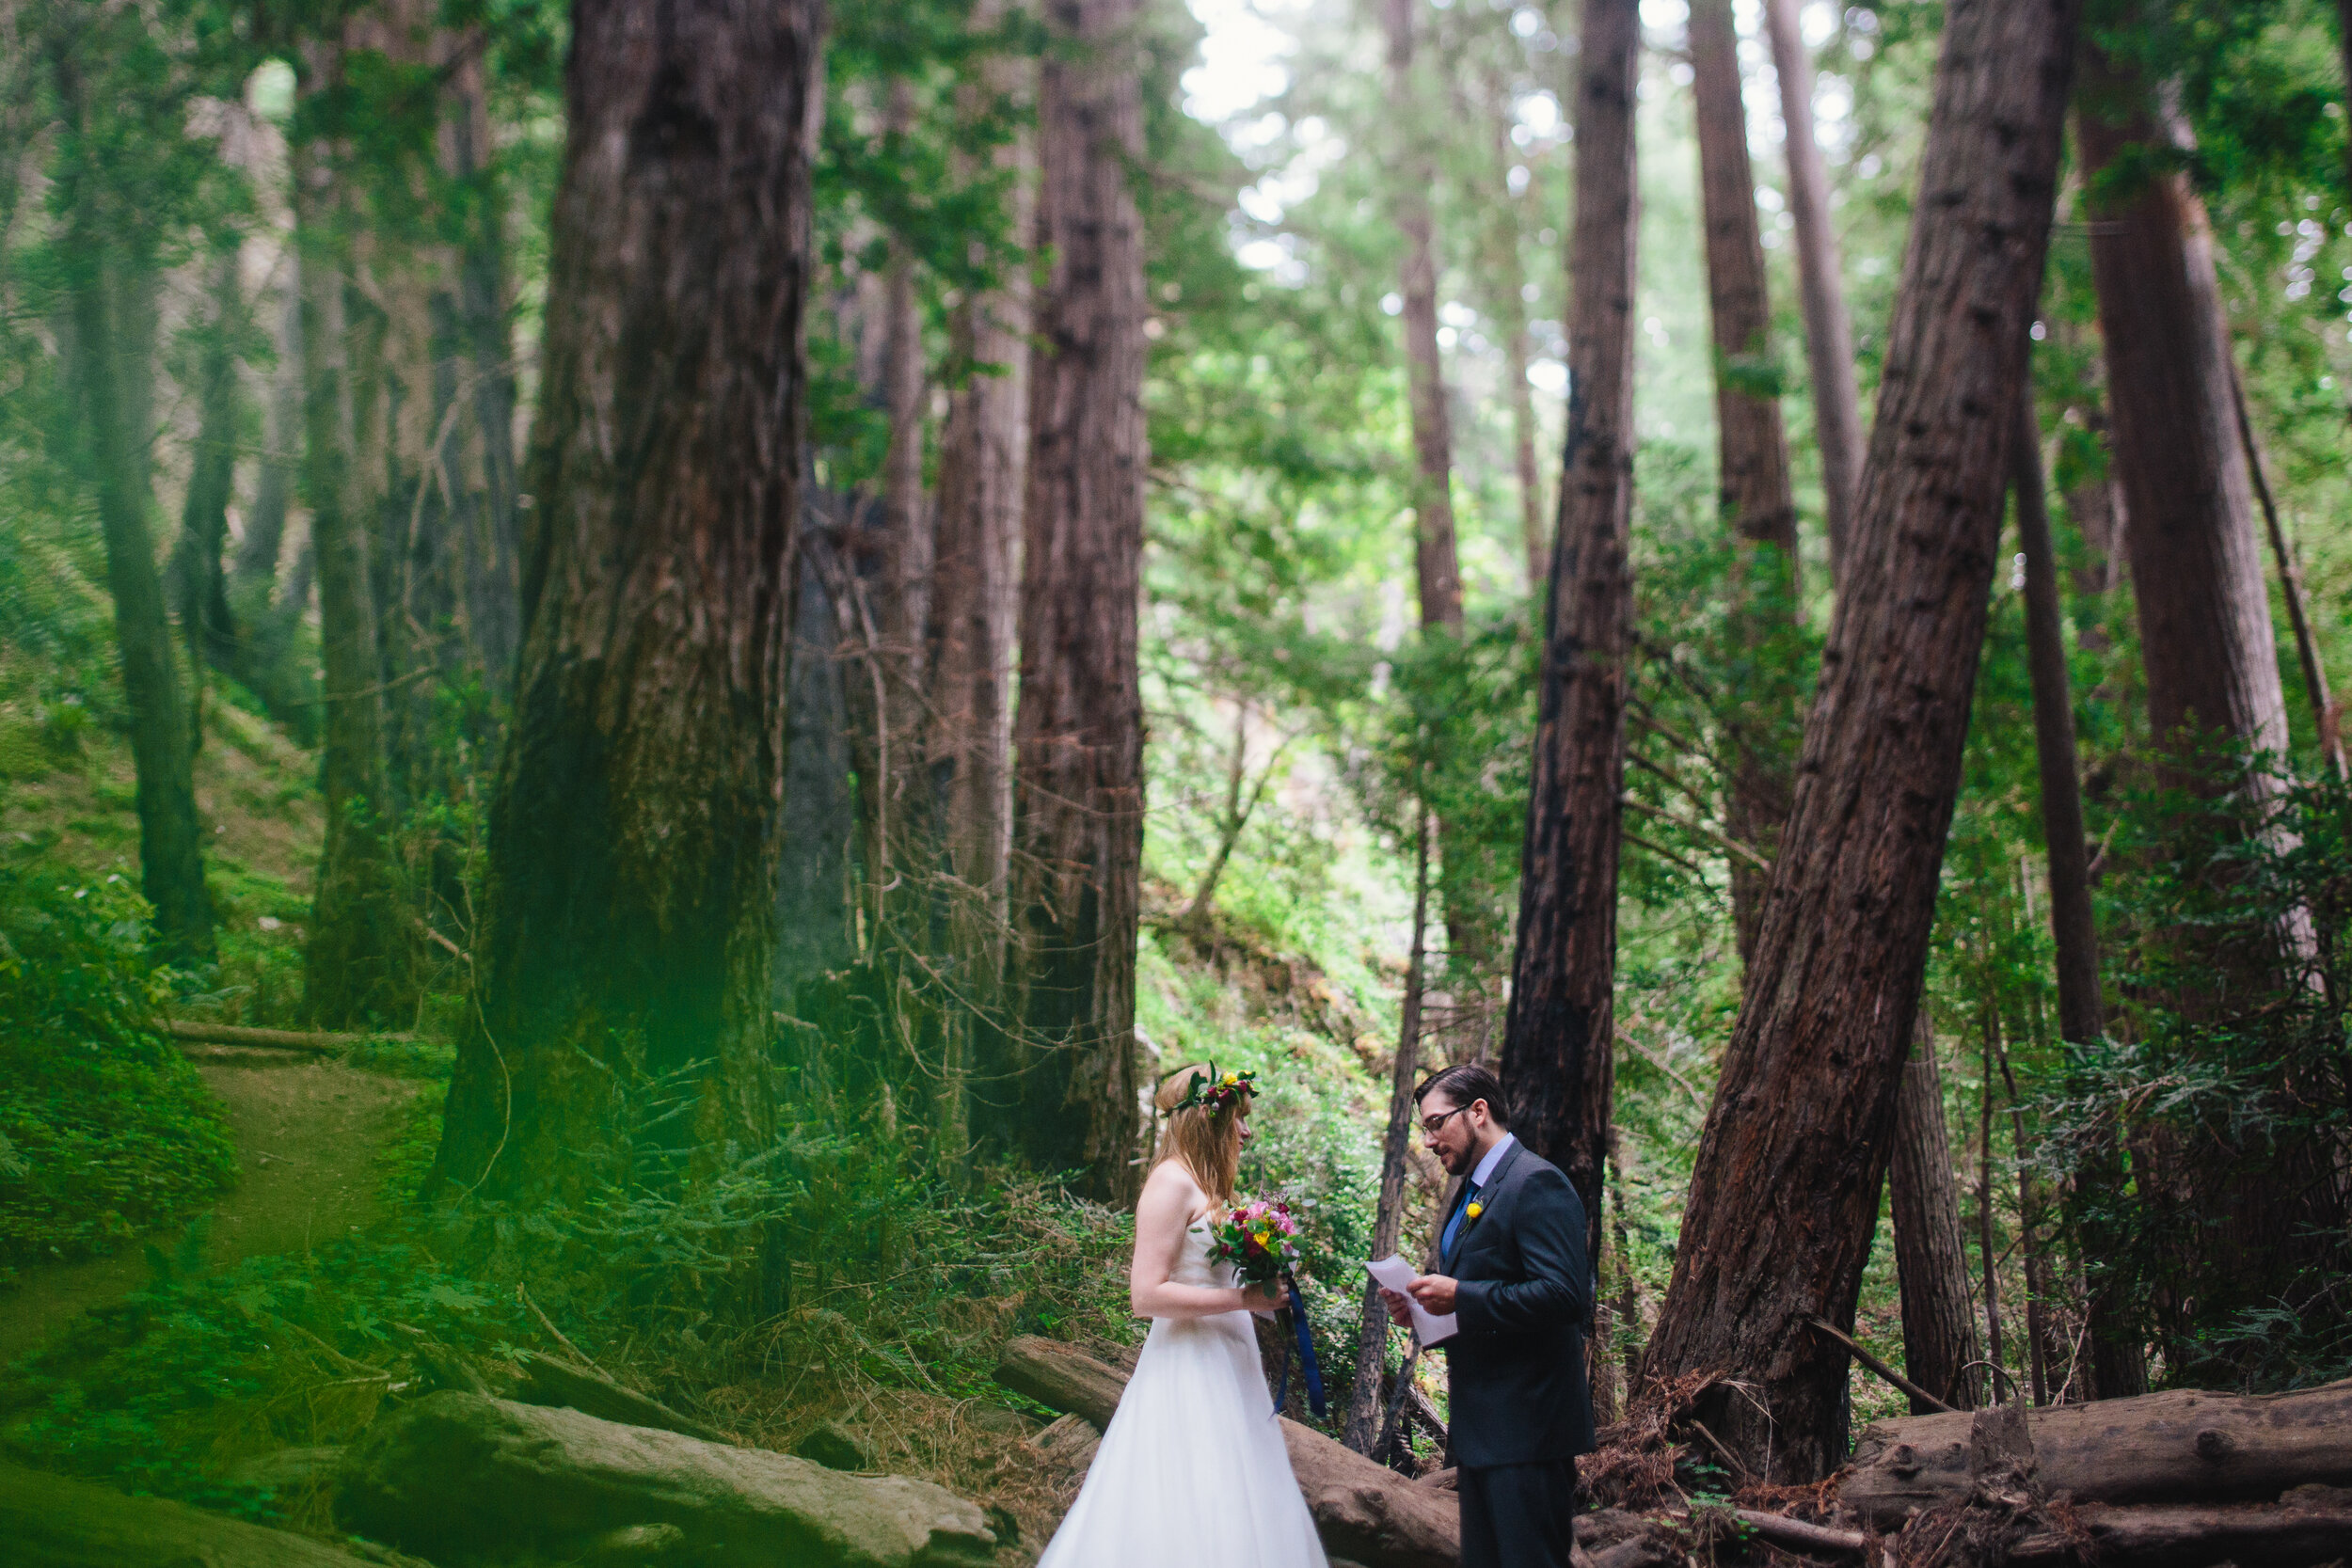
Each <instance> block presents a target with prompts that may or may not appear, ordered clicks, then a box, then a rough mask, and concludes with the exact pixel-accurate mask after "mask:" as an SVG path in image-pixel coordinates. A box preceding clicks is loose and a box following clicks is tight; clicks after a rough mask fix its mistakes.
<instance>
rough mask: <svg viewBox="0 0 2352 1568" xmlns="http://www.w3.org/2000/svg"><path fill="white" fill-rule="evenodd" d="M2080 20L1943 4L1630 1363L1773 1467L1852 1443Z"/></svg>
mask: <svg viewBox="0 0 2352 1568" xmlns="http://www.w3.org/2000/svg"><path fill="white" fill-rule="evenodd" d="M2075 21H2076V16H2075V11H2074V6H2073V5H2072V4H2068V3H2063V0H2061V3H2058V4H2032V5H2024V4H2007V3H2002V0H1963V3H1961V4H1955V5H1953V6H1952V7H1950V8H1948V9H1947V12H1946V18H1945V28H1944V40H1943V48H1942V53H1941V56H1940V58H1939V60H1938V62H1937V66H1936V72H1935V86H1934V106H1933V110H1932V112H1931V117H1930V119H1929V124H1928V133H1927V142H1926V148H1925V151H1924V155H1923V158H1922V164H1921V175H1920V179H1921V184H1920V188H1921V190H1922V192H1923V193H1924V195H1923V197H1922V199H1921V200H1920V202H1919V203H1918V206H1917V209H1916V214H1915V218H1914V221H1913V226H1912V234H1911V240H1910V245H1909V247H1908V250H1907V252H1906V254H1905V259H1904V263H1903V275H1902V278H1901V282H1900V285H1899V293H1898V294H1897V304H1896V310H1895V320H1894V324H1893V331H1892V334H1891V336H1890V338H1889V341H1888V353H1887V360H1886V362H1887V366H1888V373H1887V375H1886V378H1885V380H1884V382H1883V384H1882V388H1881V391H1880V397H1879V411H1878V418H1877V420H1876V422H1875V424H1874V426H1873V433H1872V437H1871V444H1870V453H1869V458H1868V461H1867V463H1866V464H1865V465H1864V467H1863V478H1862V488H1861V492H1860V499H1859V502H1858V505H1857V507H1856V510H1855V514H1854V515H1855V531H1854V542H1855V547H1854V549H1853V551H1852V553H1851V559H1850V560H1849V562H1848V579H1847V586H1846V589H1845V591H1844V592H1843V594H1842V603H1841V608H1840V610H1839V613H1838V615H1837V616H1836V621H1835V623H1834V625H1833V626H1832V629H1831V632H1830V641H1829V646H1828V648H1827V650H1826V651H1825V653H1824V655H1823V657H1822V671H1821V681H1820V689H1819V691H1818V693H1817V694H1816V696H1815V698H1814V703H1813V707H1812V711H1811V713H1810V715H1809V716H1808V717H1807V719H1806V721H1805V731H1804V749H1803V752H1802V753H1801V755H1800V757H1799V762H1798V773H1797V781H1798V782H1797V792H1796V800H1795V805H1794V807H1793V809H1792V811H1791V813H1790V816H1789V819H1788V829H1787V831H1786V832H1785V833H1784V834H1783V837H1782V840H1781V852H1780V856H1779V858H1778V860H1777V861H1775V863H1774V864H1773V870H1772V892H1771V894H1770V896H1769V897H1768V899H1767V902H1766V905H1765V911H1764V927H1763V930H1762V932H1761V933H1760V934H1759V936H1758V938H1757V942H1756V961H1755V962H1754V963H1753V964H1752V965H1750V967H1749V971H1748V985H1747V992H1746V997H1745V1000H1744V1001H1743V1002H1742V1004H1741V1006H1740V1016H1739V1021H1738V1022H1737V1023H1736V1024H1735V1025H1734V1027H1733V1030H1732V1036H1731V1040H1730V1043H1729V1045H1728V1046H1727V1047H1726V1048H1725V1050H1724V1059H1723V1067H1722V1074H1721V1078H1720V1080H1719V1084H1718V1087H1717V1090H1716V1096H1715V1101H1714V1104H1713V1107H1712V1108H1711V1110H1710V1111H1709V1112H1708V1119H1707V1126H1706V1130H1705V1132H1703V1133H1702V1135H1701V1139H1700V1144H1699V1150H1698V1159H1697V1164H1696V1168H1695V1170H1694V1172H1693V1174H1692V1184H1691V1193H1690V1199H1689V1203H1688V1207H1687V1209H1686V1211H1685V1216H1684V1219H1683V1227H1682V1239H1681V1243H1680V1244H1679V1246H1678V1247H1677V1251H1676V1254H1675V1267H1674V1276H1673V1281H1672V1284H1671V1285H1670V1287H1669V1289H1668V1291H1667V1295H1666V1302H1665V1306H1664V1308H1663V1310H1662V1312H1661V1315H1660V1319H1659V1323H1658V1327H1657V1331H1656V1332H1655V1334H1653V1336H1652V1337H1651V1339H1650V1347H1649V1354H1648V1356H1647V1358H1646V1359H1645V1363H1644V1374H1645V1377H1646V1378H1647V1379H1648V1380H1650V1382H1651V1383H1652V1385H1653V1386H1659V1385H1665V1384H1671V1383H1672V1382H1674V1381H1675V1380H1677V1379H1679V1378H1682V1377H1684V1376H1687V1375H1689V1374H1692V1373H1694V1372H1699V1371H1702V1370H1704V1371H1706V1372H1708V1373H1709V1374H1711V1375H1714V1376H1716V1377H1718V1378H1721V1379H1724V1380H1726V1381H1723V1382H1718V1383H1717V1384H1716V1385H1714V1386H1713V1387H1712V1388H1710V1390H1709V1391H1708V1393H1707V1394H1706V1395H1704V1396H1703V1397H1702V1398H1701V1400H1700V1410H1699V1418H1701V1419H1703V1420H1705V1421H1706V1423H1707V1425H1708V1428H1709V1429H1710V1430H1711V1431H1713V1432H1714V1433H1716V1434H1717V1435H1718V1436H1719V1437H1721V1438H1722V1439H1723V1440H1724V1441H1725V1442H1726V1443H1727V1444H1728V1445H1729V1446H1730V1448H1731V1449H1733V1450H1734V1451H1735V1452H1737V1453H1738V1454H1739V1456H1740V1459H1741V1461H1742V1462H1743V1463H1744V1464H1745V1465H1747V1466H1748V1468H1749V1469H1750V1470H1751V1471H1752V1472H1753V1473H1755V1474H1756V1475H1757V1476H1758V1477H1760V1478H1763V1479H1767V1480H1772V1481H1801V1480H1802V1481H1811V1480H1813V1479H1816V1478H1818V1477H1820V1476H1821V1475H1823V1474H1826V1473H1827V1472H1828V1471H1829V1470H1830V1469H1831V1468H1832V1467H1834V1466H1835V1465H1836V1464H1837V1463H1838V1462H1839V1461H1841V1460H1842V1459H1843V1458H1844V1448H1843V1441H1842V1439H1843V1433H1844V1409H1845V1398H1844V1395H1845V1387H1846V1373H1847V1364H1846V1351H1845V1349H1844V1348H1843V1347H1842V1346H1841V1345H1839V1344H1837V1343H1836V1341H1835V1340H1833V1339H1831V1338H1828V1337H1827V1336H1825V1335H1822V1334H1820V1333H1819V1332H1818V1331H1816V1330H1814V1329H1812V1328H1811V1327H1810V1326H1809V1323H1810V1320H1811V1319H1813V1318H1815V1317H1820V1318H1821V1319H1822V1320H1824V1321H1826V1322H1829V1323H1833V1324H1835V1325H1836V1326H1837V1327H1839V1328H1841V1329H1844V1330H1848V1331H1851V1325H1852V1323H1853V1314H1854V1306H1855V1301H1856V1297H1857V1294H1858V1292H1859V1291H1860V1289H1861V1283H1862V1269H1863V1264H1864V1262H1865V1260H1866V1259H1867V1257H1868V1255H1869V1247H1870V1238H1871V1233H1872V1231H1873V1229H1874V1228H1875V1227H1876V1222H1877V1211H1878V1200H1879V1194H1880V1191H1881V1188H1882V1183H1883V1181H1884V1180H1885V1173H1886V1164H1887V1158H1888V1153H1889V1147H1890V1145H1891V1143H1892V1140H1893V1133H1894V1120H1895V1101H1896V1095H1897V1090H1898V1087H1899V1081H1900V1076H1901V1070H1902V1063H1903V1058H1904V1056H1905V1055H1906V1054H1907V1053H1908V1052H1909V1050H1910V1046H1911V1037H1912V1028H1913V1022H1914V1019H1915V1014H1916V1011H1917V1008H1918V1003H1919V988H1920V980H1921V976H1922V974H1923V972H1924V970H1925V967H1926V961H1927V948H1928V934H1929V929H1930V927H1931V924H1932V922H1933V919H1934V911H1935V889H1936V882H1937V879H1938V876H1939V874H1940V871H1941V868H1942V863H1943V856H1944V843H1945V836H1946V833H1947V830H1948V828H1949V827H1950V823H1951V815H1952V809H1953V804H1954V801H1955V800H1956V798H1957V796H1958V793H1959V787H1960V776H1961V760H1962V747H1963V740H1964V738H1965V736H1966V731H1967V721H1968V706H1969V701H1970V697H1971V695H1972V693H1973V691H1974V689H1975V685H1976V673H1977V663H1978V658H1979V654H1980V652H1981V650H1982V646H1983V641H1984V631H1985V624H1986V606H1987V601H1988V599H1989V596H1990V590H1991V588H1992V577H1993V563H1994V556H1995V554H1996V551H1997V547H1998V537H1999V528H2000V517H2001V499H2002V495H2003V492H2004V490H2005V489H2006V479H2007V472H2008V470H2007V466H2006V459H2007V456H2008V448H2009V441H2010V430H2011V428H2012V427H2011V420H2012V418H2013V414H2014V401H2015V399H2016V397H2017V391H2018V388H2019V387H2020V385H2022V382H2023V377H2024V373H2025V337H2024V334H2025V331H2026V322H2027V319H2028V315H2029V312H2030V311H2031V309H2032V308H2033V301H2034V298H2035V295H2036V293H2038V291H2039V288H2040V284H2041V277H2042V256H2043V251H2044V247H2045V245H2046V244H2047V241H2048V236H2049V229H2050V219H2051V206H2052V200H2053V198H2054V196H2055V194H2056V190H2057V173H2058V142H2059V131H2060V126H2061V121H2062V118H2063V113H2064V109H2065V104H2066V92H2067V87H2068V83H2069V80H2070V76H2071V72H2072V64H2073V53H2074V50H2073V45H2074V27H2075ZM1589 52H1590V50H1589V45H1588V47H1587V53H1588V54H1589ZM1733 1382H1736V1383H1737V1384H1738V1385H1739V1391H1738V1392H1737V1393H1735V1392H1734V1391H1733V1389H1732V1387H1731V1386H1730V1385H1731V1383H1733Z"/></svg>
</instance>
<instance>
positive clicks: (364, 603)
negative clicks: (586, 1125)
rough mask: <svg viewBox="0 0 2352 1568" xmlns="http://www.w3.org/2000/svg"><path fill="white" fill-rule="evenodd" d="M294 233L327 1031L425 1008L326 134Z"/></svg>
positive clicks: (309, 1002) (333, 82) (315, 942)
mask: <svg viewBox="0 0 2352 1568" xmlns="http://www.w3.org/2000/svg"><path fill="white" fill-rule="evenodd" d="M305 65H306V72H305V74H306V75H307V77H308V78H309V79H308V80H307V81H306V82H305V83H304V84H303V85H304V87H305V88H306V90H307V91H308V92H309V93H310V94H312V95H318V94H326V93H332V92H335V91H337V90H339V89H340V87H341V86H342V50H341V49H340V47H339V46H337V45H335V44H331V43H323V44H317V45H313V46H312V50H311V52H310V57H309V58H308V59H307V60H306V62H305ZM294 160H295V161H294V167H295V175H294V230H295V235H296V238H297V241H298V243H300V245H302V247H303V257H302V341H303V350H304V353H303V360H302V367H303V377H304V386H303V398H302V405H303V425H304V440H303V457H304V478H305V481H306V483H305V486H304V488H305V490H306V492H307V494H308V499H309V500H310V541H311V545H312V546H313V548H314V549H315V550H316V552H317V559H318V591H319V650H320V666H321V670H320V678H321V680H322V681H323V683H324V685H325V688H326V689H325V692H324V694H323V702H322V707H323V709H324V712H325V718H324V721H323V722H322V723H321V725H320V734H321V738H322V740H323V743H324V744H323V747H322V755H321V757H320V767H319V774H320V782H321V784H322V786H323V787H322V791H321V793H322V794H323V795H324V796H325V797H326V800H325V804H326V850H325V853H324V854H323V855H322V856H321V858H320V862H319V875H318V885H317V888H316V891H315V892H314V894H313V895H312V898H311V905H310V941H309V942H308V943H307V944H306V945H305V947H304V949H303V955H302V962H303V975H302V992H303V1012H304V1013H305V1015H306V1016H308V1017H309V1019H310V1021H311V1022H314V1023H318V1024H321V1025H325V1026H326V1027H330V1028H332V1027H339V1026H343V1025H350V1024H357V1023H362V1022H372V1021H381V1020H385V1019H389V1018H392V1017H396V1016H401V1015H404V1014H405V1012H406V1011H407V1010H408V1009H409V1007H410V1006H412V1005H413V1001H414V996H415V992H414V984H415V982H414V978H413V970H412V966H411V964H410V963H409V961H408V956H409V951H410V948H411V946H412V943H411V942H410V940H409V936H408V931H407V928H406V922H405V911H404V909H403V908H402V903H401V899H400V896H399V893H398V890H397V884H396V882H395V880H394V870H393V863H392V852H391V846H390V842H389V828H390V820H389V818H390V815H391V800H390V791H389V788H388V786H387V781H386V776H385V766H384V765H385V757H384V696H383V683H384V671H383V665H382V662H381V655H380V653H379V651H378V645H377V623H376V614H375V603H374V600H375V595H374V593H373V582H372V580H371V576H372V574H371V571H370V562H369V532H370V531H369V527H368V522H369V519H368V515H367V514H368V508H367V507H366V505H365V504H364V502H363V501H362V500H361V499H360V498H361V497H362V496H363V495H364V494H365V493H366V487H365V486H364V485H363V484H362V483H360V477H359V476H358V474H356V473H355V472H354V463H353V457H354V455H355V454H356V453H357V452H358V451H359V420H358V408H357V405H356V394H355V389H354V387H353V379H354V376H353V365H352V342H351V340H352V333H351V332H350V330H349V324H348V322H347V320H346V316H345V306H346V303H347V301H346V294H345V290H344V270H343V269H344V263H345V261H346V254H345V249H344V245H343V244H342V240H341V235H340V229H341V223H342V215H343V209H345V208H347V206H348V205H349V198H347V197H346V196H345V195H344V194H343V191H342V182H343V179H344V170H343V169H342V167H341V165H340V160H339V156H338V150H337V149H336V148H335V147H333V146H332V145H330V144H329V143H327V142H326V141H325V140H324V139H322V138H320V137H316V136H313V137H311V138H310V139H309V140H308V141H306V142H305V143H304V144H303V145H302V146H301V147H299V148H297V149H296V150H295V155H294Z"/></svg>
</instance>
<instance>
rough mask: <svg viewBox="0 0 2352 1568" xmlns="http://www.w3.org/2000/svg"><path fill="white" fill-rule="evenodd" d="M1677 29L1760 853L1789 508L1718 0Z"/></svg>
mask: <svg viewBox="0 0 2352 1568" xmlns="http://www.w3.org/2000/svg"><path fill="white" fill-rule="evenodd" d="M1690 37H1691V69H1692V73H1693V75H1692V92H1693V94H1694V95H1695V97H1696V100H1697V103H1698V133H1699V134H1698V142H1699V194H1700V197H1701V198H1702V205H1703V207H1704V210H1705V213H1706V228H1707V284H1708V302H1709V304H1710V305H1711V306H1712V308H1713V309H1712V313H1713V317H1714V327H1715V428H1716V440H1717V445H1716V451H1717V452H1718V454H1719V459H1720V462H1719V469H1720V488H1719V491H1718V504H1719V506H1720V508H1721V511H1722V515H1723V520H1724V523H1725V524H1726V525H1727V526H1728V527H1729V528H1730V529H1731V530H1732V532H1733V534H1734V535H1735V537H1736V538H1737V539H1738V540H1739V541H1740V545H1739V548H1740V558H1741V559H1740V563H1739V566H1738V577H1737V580H1736V581H1735V584H1734V588H1733V591H1734V593H1735V594H1738V595H1739V598H1740V603H1739V606H1738V608H1737V610H1735V622H1736V625H1737V628H1738V629H1737V631H1736V632H1735V635H1737V636H1738V637H1739V638H1740V641H1741V644H1742V648H1743V651H1745V652H1747V653H1748V654H1749V656H1750V657H1749V661H1748V673H1747V678H1746V679H1744V680H1743V681H1742V682H1741V683H1740V684H1741V685H1742V687H1743V688H1744V690H1743V691H1742V692H1741V702H1740V713H1739V717H1738V718H1737V720H1736V721H1735V728H1734V732H1733V736H1732V743H1733V751H1734V757H1733V764H1732V767H1733V771H1732V776H1731V780H1730V787H1729V789H1728V791H1727V792H1726V793H1727V796H1728V799H1727V800H1726V801H1725V812H1724V816H1725V821H1724V832H1726V833H1728V834H1729V835H1730V836H1731V837H1732V838H1734V839H1736V840H1738V841H1739V842H1740V843H1741V844H1746V845H1751V846H1753V847H1756V848H1757V849H1760V850H1762V851H1763V852H1764V854H1765V855H1766V856H1767V857H1768V858H1769V857H1770V856H1771V855H1772V850H1773V846H1774V845H1776V844H1777V843H1778V842H1779V839H1780V827H1781V824H1782V823H1783V822H1785V821H1787V820H1788V796H1789V791H1790V789H1791V788H1792V787H1793V781H1792V780H1791V779H1790V777H1789V772H1788V769H1789V760H1790V759H1789V758H1788V755H1787V753H1786V751H1785V742H1784V739H1783V736H1784V735H1785V734H1786V733H1787V732H1788V731H1790V730H1793V729H1794V728H1795V718H1796V712H1797V705H1798V693H1797V686H1796V681H1795V679H1794V678H1793V677H1794V672H1793V671H1790V670H1787V669H1784V668H1780V667H1778V666H1777V664H1776V663H1775V662H1774V661H1773V659H1772V657H1771V649H1772V641H1771V639H1772V630H1773V627H1772V621H1773V620H1774V619H1776V618H1777V619H1783V620H1785V619H1786V618H1787V617H1788V615H1790V614H1791V613H1792V612H1793V610H1794V609H1795V606H1796V604H1797V505H1796V501H1795V499H1793V498H1792V497H1791V496H1790V494H1789V488H1788V435H1787V433H1786V432H1785V431H1784V430H1783V428H1782V426H1781V420H1780V399H1779V397H1778V395H1777V393H1776V391H1775V390H1774V388H1773V385H1772V377H1773V370H1772V343H1771V332H1772V306H1771V303H1770V301H1769V300H1768V299H1767V297H1766V294H1765V283H1764V241H1763V237H1762V235H1761V234H1760V233H1759V232H1758V231H1757V230H1756V177H1755V175H1754V173H1753V172H1752V171H1751V170H1750V168H1749V166H1748V113H1747V104H1746V103H1745V102H1744V101H1743V99H1742V96H1741V93H1740V36H1739V33H1738V30H1737V29H1736V28H1735V27H1734V26H1733V24H1732V18H1731V0H1693V3H1692V7H1691V26H1690ZM1755 546H1770V548H1769V549H1762V550H1759V549H1757V548H1756V547H1755ZM1730 871H1731V919H1732V927H1733V931H1734V935H1735V938H1736V940H1737V942H1738V943H1739V948H1740V959H1741V961H1742V962H1745V961H1746V960H1748V959H1749V958H1753V957H1754V956H1755V953H1756V927H1757V925H1758V924H1759V922H1760V921H1761V919H1762V917H1763V908H1762V906H1763V901H1764V891H1765V876H1766V874H1765V872H1764V870H1763V868H1762V867H1760V866H1757V865H1756V864H1754V863H1751V862H1749V861H1748V860H1746V859H1745V858H1743V857H1741V856H1738V855H1734V856H1732V857H1731V858H1730Z"/></svg>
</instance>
